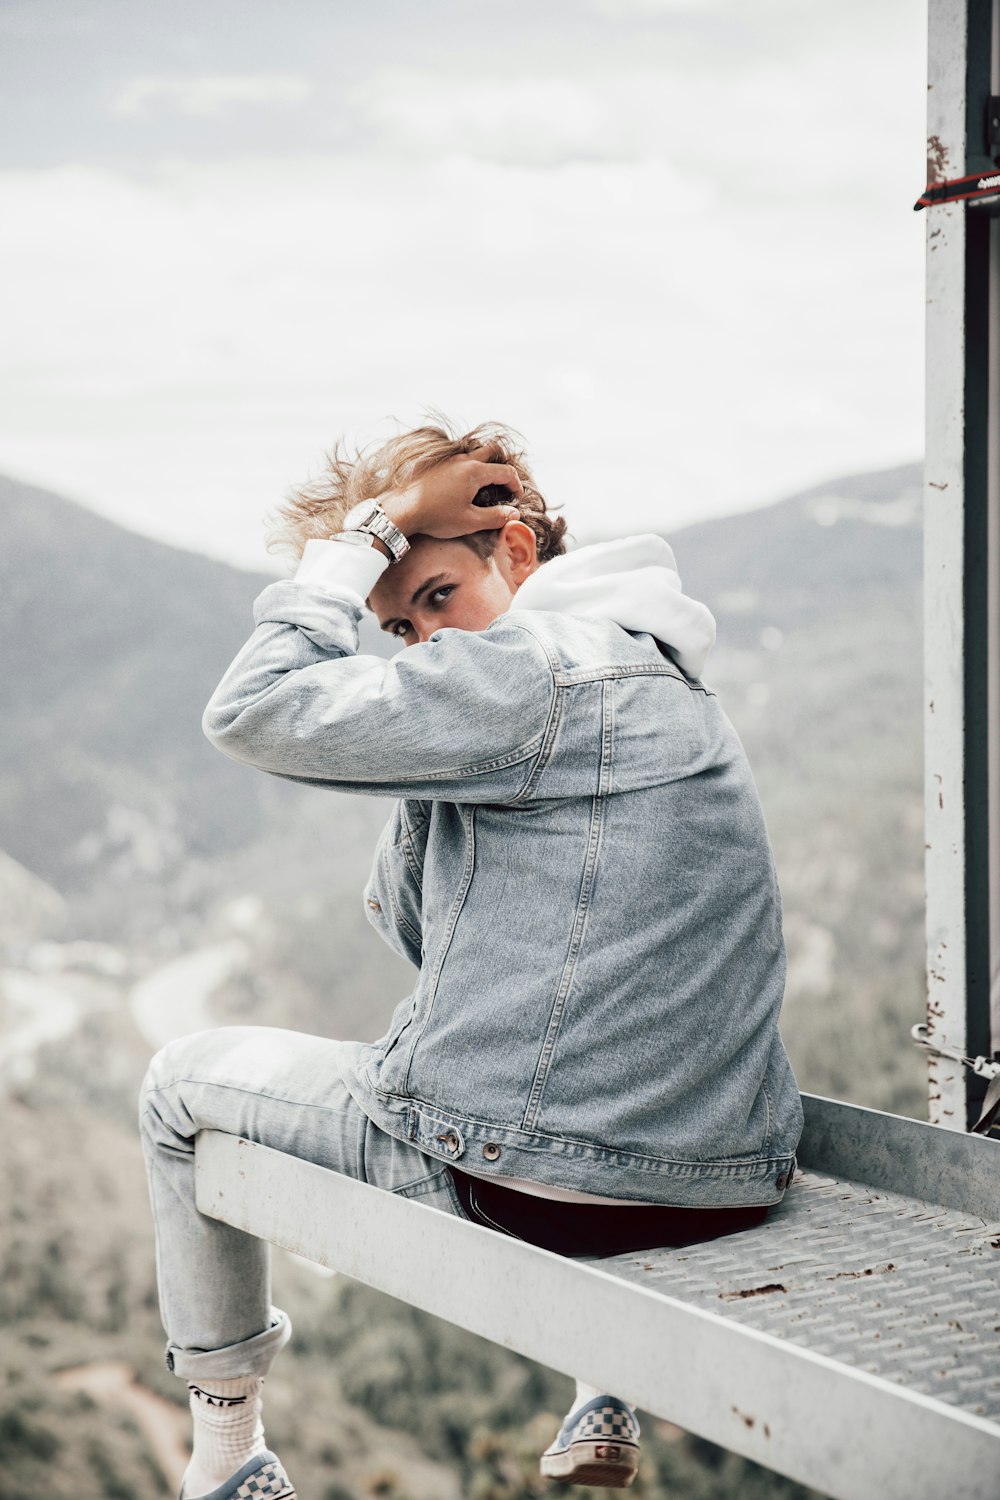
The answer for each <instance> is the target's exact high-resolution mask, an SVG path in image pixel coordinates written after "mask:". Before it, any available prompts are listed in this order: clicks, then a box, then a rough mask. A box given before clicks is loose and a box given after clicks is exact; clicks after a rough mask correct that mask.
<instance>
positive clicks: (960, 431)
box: [924, 0, 969, 1131]
mask: <svg viewBox="0 0 1000 1500" xmlns="http://www.w3.org/2000/svg"><path fill="white" fill-rule="evenodd" d="M928 20H929V27H928V93H927V161H928V181H935V180H941V179H944V178H951V177H959V176H961V175H962V173H963V172H964V170H965V140H966V50H967V45H968V20H967V6H966V0H929V6H928ZM965 214H966V209H965V207H964V205H963V204H960V203H954V204H942V205H938V206H936V207H934V208H932V209H930V210H928V211H927V212H926V236H927V248H926V256H927V312H926V320H927V321H926V330H927V345H926V367H927V392H926V426H927V441H926V459H925V467H924V829H925V833H924V838H925V861H924V873H925V879H926V901H927V911H926V947H927V1026H928V1033H929V1039H930V1040H931V1041H932V1042H934V1041H938V1042H944V1043H946V1044H947V1045H949V1046H951V1047H953V1048H956V1049H957V1050H958V1051H959V1052H962V1053H967V1052H968V1051H969V1047H968V1040H967V1026H966V910H965V907H966V903H965V803H964V777H965V741H964V735H965V699H964V690H963V663H964V649H965V639H964V599H963V592H964V538H965ZM928 1105H929V1116H930V1119H931V1120H932V1121H933V1122H934V1123H935V1124H940V1125H946V1126H948V1127H949V1128H950V1129H952V1130H962V1131H964V1130H965V1129H966V1120H967V1103H966V1078H965V1073H964V1070H963V1068H962V1067H961V1066H960V1065H959V1064H957V1063H953V1062H951V1061H949V1060H948V1059H947V1058H941V1057H935V1056H933V1055H931V1054H929V1055H928Z"/></svg>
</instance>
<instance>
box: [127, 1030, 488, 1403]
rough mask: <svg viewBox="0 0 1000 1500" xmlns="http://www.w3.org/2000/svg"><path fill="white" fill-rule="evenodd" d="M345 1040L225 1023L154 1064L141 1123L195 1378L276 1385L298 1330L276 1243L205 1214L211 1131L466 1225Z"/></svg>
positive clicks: (442, 1170)
mask: <svg viewBox="0 0 1000 1500" xmlns="http://www.w3.org/2000/svg"><path fill="white" fill-rule="evenodd" d="M340 1047H341V1044H340V1043H339V1042H334V1041H330V1040H328V1039H327V1038H325V1037H316V1036H306V1035H304V1034H303V1033H301V1032H297V1031H284V1030H280V1029H278V1028H277V1027H269V1026H224V1027H220V1028H218V1029H216V1030H212V1031H200V1032H196V1033H194V1034H193V1035H191V1036H186V1037H181V1038H179V1039H178V1040H177V1041H174V1042H170V1043H168V1044H167V1046H166V1047H164V1048H163V1050H162V1051H160V1052H158V1053H157V1054H156V1056H155V1057H154V1058H153V1060H152V1062H151V1064H150V1066H149V1072H148V1073H147V1075H146V1079H145V1082H144V1083H143V1087H142V1093H141V1097H140V1112H139V1125H140V1130H141V1133H142V1143H143V1151H144V1153H145V1157H146V1168H147V1171H148V1174H149V1192H150V1200H151V1203H152V1208H153V1220H154V1224H155V1227H156V1264H157V1277H158V1281H159V1290H160V1314H161V1317H162V1319H163V1326H164V1328H165V1330H166V1333H167V1353H166V1358H167V1366H168V1368H169V1369H171V1370H173V1371H174V1372H175V1373H176V1374H177V1375H181V1376H185V1377H186V1378H188V1379H192V1380H193V1379H196V1378H200V1379H207V1378H210V1377H215V1378H217V1379H227V1378H229V1377H231V1376H234V1375H263V1374H264V1373H265V1372H266V1371H267V1370H268V1368H269V1367H270V1364H271V1361H272V1360H273V1359H274V1357H275V1355H276V1354H277V1352H278V1350H279V1349H280V1348H281V1347H282V1345H283V1344H285V1343H287V1341H288V1338H289V1336H290V1334H291V1324H290V1322H289V1320H288V1318H287V1316H286V1315H285V1313H283V1312H282V1311H281V1309H280V1308H276V1307H272V1305H271V1273H270V1248H271V1247H270V1246H269V1245H268V1244H266V1243H265V1242H264V1241H262V1240H258V1239H255V1238H254V1237H253V1236H252V1235H248V1234H244V1233H243V1231H242V1230H239V1229H233V1228H231V1227H230V1226H229V1225H228V1224H221V1223H219V1222H218V1221H217V1220H215V1219H209V1218H206V1217H205V1215H203V1214H200V1213H199V1212H198V1210H197V1208H196V1207H195V1175H194V1147H195V1137H196V1136H197V1134H198V1131H199V1130H222V1131H226V1132H227V1133H228V1134H230V1135H238V1136H243V1137H245V1138H246V1139H247V1140H251V1141H257V1142H259V1143H260V1144H261V1145H264V1146H271V1147H273V1148H274V1149H275V1150H276V1151H285V1152H287V1153H288V1154H289V1155H291V1156H299V1157H303V1158H304V1159H305V1160H306V1161H311V1162H316V1163H317V1165H319V1166H322V1167H329V1168H331V1169H332V1170H333V1171H335V1172H343V1173H345V1174H346V1175H347V1176H349V1177H354V1178H357V1179H358V1180H359V1181H360V1182H368V1183H371V1184H373V1185H374V1186H375V1187H380V1188H386V1189H388V1191H389V1192H392V1193H398V1194H399V1195H400V1196H401V1197H404V1198H420V1199H422V1200H423V1202H425V1203H428V1204H430V1205H432V1206H433V1207H435V1208H440V1209H443V1210H444V1211H445V1212H446V1213H452V1214H456V1215H457V1216H458V1217H460V1218H465V1217H466V1215H465V1214H464V1212H463V1210H462V1207H461V1205H460V1203H459V1201H458V1195H457V1193H456V1191H455V1185H454V1182H453V1180H452V1178H451V1174H450V1173H449V1171H448V1168H447V1166H445V1165H442V1163H441V1162H439V1161H435V1160H434V1159H433V1158H431V1157H429V1156H426V1155H425V1154H424V1153H423V1152H422V1151H420V1150H418V1149H417V1147H415V1146H411V1145H409V1144H408V1143H407V1142H405V1141H399V1140H396V1139H395V1138H394V1137H393V1136H390V1135H387V1134H386V1133H385V1132H384V1131H382V1130H380V1129H379V1128H378V1126H377V1125H374V1124H373V1123H372V1122H371V1120H369V1119H368V1117H367V1115H365V1114H364V1113H363V1111H362V1110H361V1109H360V1108H359V1106H358V1105H357V1104H356V1103H355V1102H354V1099H353V1098H352V1097H351V1095H350V1093H349V1092H348V1090H347V1087H346V1085H345V1083H344V1080H343V1076H342V1074H341V1069H340V1065H339V1060H338V1058H339V1052H340Z"/></svg>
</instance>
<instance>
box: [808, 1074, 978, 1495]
mask: <svg viewBox="0 0 1000 1500" xmlns="http://www.w3.org/2000/svg"><path fill="white" fill-rule="evenodd" d="M802 1108H803V1112H804V1114H805V1129H804V1130H803V1133H802V1140H801V1142H800V1144H799V1149H798V1160H799V1162H800V1164H801V1165H802V1166H803V1167H809V1168H812V1169H813V1170H814V1171H817V1172H827V1173H829V1174H830V1176H832V1177H844V1178H846V1179H847V1180H848V1181H850V1182H864V1183H867V1184H868V1185H869V1187H872V1188H878V1189H883V1188H884V1189H886V1190H888V1191H889V1192H894V1193H905V1194H907V1195H908V1196H910V1197H912V1198H922V1199H924V1200H925V1201H926V1202H927V1203H939V1204H941V1205H943V1206H944V1207H947V1208H954V1209H958V1210H960V1211H961V1212H963V1213H968V1214H974V1215H978V1216H980V1217H982V1218H983V1219H985V1220H986V1221H987V1222H988V1223H1000V1141H998V1140H995V1139H990V1138H988V1137H986V1136H982V1135H966V1134H964V1133H962V1134H958V1133H957V1132H955V1131H947V1132H945V1131H944V1130H942V1129H941V1127H940V1126H937V1125H927V1124H925V1123H924V1122H923V1121H922V1120H908V1119H906V1118H905V1117H904V1116H902V1115H891V1114H887V1113H885V1112H884V1111H882V1110H878V1109H862V1108H861V1106H860V1105H857V1104H844V1103H842V1102H841V1101H840V1100H838V1099H823V1098H820V1097H819V1096H818V1095H816V1094H803V1095H802ZM998 1314H1000V1304H998ZM998 1489H1000V1486H998Z"/></svg>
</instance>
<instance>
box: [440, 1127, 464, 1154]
mask: <svg viewBox="0 0 1000 1500" xmlns="http://www.w3.org/2000/svg"><path fill="white" fill-rule="evenodd" d="M444 1143H445V1146H446V1147H447V1149H448V1150H449V1151H452V1152H454V1151H457V1150H458V1148H459V1146H460V1145H461V1144H462V1143H461V1141H460V1140H459V1138H458V1136H457V1135H456V1134H455V1132H454V1131H453V1130H449V1132H448V1134H447V1135H446V1136H445V1137H444Z"/></svg>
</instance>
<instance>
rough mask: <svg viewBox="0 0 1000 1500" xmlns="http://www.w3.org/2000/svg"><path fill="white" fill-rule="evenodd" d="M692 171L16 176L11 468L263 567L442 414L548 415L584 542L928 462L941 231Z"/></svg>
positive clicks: (323, 163) (3, 425)
mask: <svg viewBox="0 0 1000 1500" xmlns="http://www.w3.org/2000/svg"><path fill="white" fill-rule="evenodd" d="M674 187H675V177H674V173H673V170H672V169H671V168H670V167H669V166H668V165H666V164H664V163H662V162H658V161H655V160H647V161H641V162H634V163H621V164H614V163H589V164H588V163H583V162H574V163H570V164H568V165H565V166H563V167H561V168H552V169H547V170H545V171H542V172H540V171H538V170H536V169H534V168H532V167H528V166H522V165H500V164H493V163H478V164H476V167H475V170H474V171H473V170H471V168H470V163H469V161H468V160H463V159H461V158H458V157H453V158H451V159H445V160H442V161H437V162H429V163H409V164H401V163H398V162H392V161H384V162H381V163H375V164H372V163H371V162H369V163H364V164H362V163H352V162H350V161H346V162H345V161H344V160H336V159H329V160H328V159H324V158H321V157H316V158H305V159H300V160H298V161H297V162H291V163H289V162H282V161H274V162H267V161H256V162H252V161H251V162H244V163H242V164H241V165H240V166H239V167H238V168H235V169H234V168H232V167H223V166H217V165H210V164H209V165H204V166H191V165H181V164H175V165H173V166H172V167H169V168H164V169H163V170H161V172H160V173H159V174H157V175H156V176H154V177H152V178H150V179H148V180H146V181H144V182H142V183H136V182H131V181H129V180H127V179H125V178H122V177H119V176H116V175H114V174H111V173H108V172H97V171H94V170H91V169H83V168H63V169H59V170H55V171H51V172H39V173H20V174H17V173H14V174H5V175H0V218H2V220H3V222H4V223H5V226H6V233H7V243H6V249H5V252H4V254H3V258H2V263H0V271H2V276H0V299H2V301H3V303H4V304H5V305H4V306H3V307H2V308H0V320H2V322H3V325H4V329H5V338H4V341H3V344H2V346H0V411H2V412H3V414H4V415H3V418H2V421H0V469H7V470H11V471H14V472H17V473H20V474H22V475H24V476H25V477H35V478H36V479H37V480H38V481H40V482H44V483H48V484H51V485H53V486H55V487H57V488H62V489H65V490H66V491H67V492H68V493H70V494H75V495H78V496H80V497H81V498H85V499H88V500H90V501H91V502H93V503H95V504H98V505H99V506H100V507H101V508H102V509H105V510H107V511H109V512H110V513H112V514H114V515H115V516H117V517H118V518H120V519H122V520H124V521H126V522H127V523H128V524H131V525H134V526H138V527H139V528H140V529H148V530H151V531H153V532H154V533H155V534H157V535H160V536H163V537H165V538H167V539H170V540H173V541H175V542H178V543H181V544H185V545H189V546H195V547H198V546H202V547H204V548H205V549H206V550H210V551H215V552H219V553H224V554H226V555H229V556H231V557H234V558H239V559H240V560H242V561H244V562H258V563H260V562H263V561H264V554H263V551H262V545H261V516H262V514H263V512H264V511H265V510H266V509H268V508H269V507H270V506H272V505H274V503H275V502H276V501H277V500H278V499H280V497H281V495H282V493H283V492H284V490H285V488H286V487H287V486H288V484H289V483H291V482H293V481H296V480H299V479H301V478H304V477H305V474H306V472H307V471H308V469H309V468H310V466H314V465H315V464H316V463H317V462H318V460H319V458H320V455H321V452H322V450H323V449H324V448H325V447H326V446H328V445H329V444H330V443H331V442H332V440H333V438H334V437H335V436H337V435H338V434H340V433H347V434H348V435H349V436H351V437H352V438H357V439H369V438H373V437H378V436H379V435H387V433H388V431H389V430H391V428H390V426H389V425H388V418H389V417H390V415H391V416H394V417H397V418H398V419H399V420H400V421H401V422H404V423H410V422H414V421H416V420H418V419H419V417H420V415H421V412H422V409H423V408H424V407H425V406H426V405H429V404H434V405H438V406H440V407H441V408H443V409H444V410H446V411H449V412H451V413H453V414H454V415H455V416H456V419H458V420H460V421H465V422H467V423H468V424H469V425H472V423H474V422H476V421H479V420H482V419H484V418H495V419H497V420H502V421H509V422H511V423H513V424H514V425H515V426H517V427H519V428H520V429H521V430H522V431H523V432H524V433H525V435H526V437H527V438H528V441H529V448H530V451H531V452H532V454H533V455H534V456H535V459H536V462H537V466H538V472H539V477H540V479H541V481H542V482H543V484H545V485H546V486H547V488H548V490H549V492H550V493H551V496H552V498H553V499H558V500H562V501H565V502H566V506H567V510H566V513H567V516H568V518H569V519H570V522H571V526H572V528H573V530H574V531H575V533H576V534H577V535H578V536H579V535H584V534H587V533H593V532H594V531H597V530H601V529H608V527H609V526H612V527H615V528H628V527H635V528H639V529H645V528H647V527H649V526H660V527H665V528H667V529H670V528H672V527H676V526H678V525H680V524H683V523H684V522H686V521H690V520H695V519H698V518H699V517H701V516H705V515H709V514H721V513H724V512H725V511H727V510H730V509H735V508H739V507H740V506H743V505H747V504H751V503H755V502H763V501H766V500H768V499H771V498H774V497H775V496H777V495H779V494H781V493H782V492H786V491H789V490H791V489H793V488H795V487H796V486H798V485H800V484H805V483H809V482H814V481H817V480H819V479H823V478H826V477H828V476H830V475H831V474H835V473H838V472H844V471H845V470H850V469H860V468H864V467H866V466H868V465H871V466H873V467H874V466H877V465H879V464H882V463H885V464H890V463H893V462H898V461H902V460H904V459H907V458H910V457H911V456H913V455H915V454H916V453H917V452H918V451H919V445H920V439H921V430H920V424H921V415H922V413H921V388H920V381H921V369H922V361H921V356H920V345H921V336H922V328H921V323H920V306H921V300H922V286H921V273H922V259H923V250H922V240H921V237H920V235H919V234H917V233H914V234H913V235H912V244H910V243H909V242H908V241H903V240H901V239H900V238H899V237H898V235H897V232H896V226H894V225H893V226H888V225H885V226H883V225H879V224H877V223H876V225H875V226H874V227H872V226H871V225H868V226H867V227H866V232H865V234H863V235H862V234H859V233H858V232H857V229H856V226H855V225H854V224H853V223H852V222H850V220H839V221H838V219H837V218H836V216H832V217H831V216H828V215H827V214H825V213H823V212H821V211H817V212H815V213H807V212H799V211H797V210H793V209H789V210H788V211H787V212H783V213H779V214H777V215H776V214H775V212H774V210H773V207H772V206H769V205H767V204H762V205H761V206H759V207H754V206H753V205H752V204H750V205H744V207H743V208H742V209H741V212H740V216H739V220H738V223H734V221H733V218H732V214H731V210H730V208H729V205H728V204H727V203H726V202H725V201H724V200H723V199H720V198H719V197H718V196H714V197H713V196H708V197H704V198H699V197H698V196H697V195H695V196H693V197H689V198H686V197H685V194H684V192H683V191H681V192H674V191H673V189H674ZM903 223H904V225H905V227H906V228H907V229H909V228H910V223H909V220H904V221H903Z"/></svg>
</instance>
